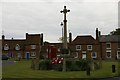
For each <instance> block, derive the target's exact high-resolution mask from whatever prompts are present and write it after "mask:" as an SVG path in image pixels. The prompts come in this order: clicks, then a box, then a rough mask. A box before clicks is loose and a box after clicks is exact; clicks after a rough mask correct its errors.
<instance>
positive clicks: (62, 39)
mask: <svg viewBox="0 0 120 80" xmlns="http://www.w3.org/2000/svg"><path fill="white" fill-rule="evenodd" d="M58 41H60V42H62V43H63V41H64V38H63V37H60V38H59V39H58ZM68 42H69V37H68V38H67V43H68Z"/></svg>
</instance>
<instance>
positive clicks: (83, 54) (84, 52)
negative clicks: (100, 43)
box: [82, 51, 87, 59]
mask: <svg viewBox="0 0 120 80" xmlns="http://www.w3.org/2000/svg"><path fill="white" fill-rule="evenodd" d="M86 57H87V56H86V51H83V52H82V59H86Z"/></svg>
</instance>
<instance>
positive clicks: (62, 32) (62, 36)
mask: <svg viewBox="0 0 120 80" xmlns="http://www.w3.org/2000/svg"><path fill="white" fill-rule="evenodd" d="M60 25H61V26H63V22H61V24H60ZM61 39H62V43H63V41H64V38H63V27H62V38H61Z"/></svg>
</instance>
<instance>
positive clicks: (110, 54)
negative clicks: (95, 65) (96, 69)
mask: <svg viewBox="0 0 120 80" xmlns="http://www.w3.org/2000/svg"><path fill="white" fill-rule="evenodd" d="M107 52H110V57H108V56H107ZM106 58H108V59H110V58H112V53H111V50H107V51H106Z"/></svg>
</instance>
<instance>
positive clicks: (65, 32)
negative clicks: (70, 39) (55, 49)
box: [60, 6, 70, 71]
mask: <svg viewBox="0 0 120 80" xmlns="http://www.w3.org/2000/svg"><path fill="white" fill-rule="evenodd" d="M60 12H61V13H63V14H64V20H63V22H64V38H63V49H64V52H65V51H66V50H67V49H68V46H67V20H66V14H67V12H70V10H67V9H66V6H64V9H63V10H62V11H60ZM65 53H66V52H65ZM63 71H66V59H65V54H64V60H63Z"/></svg>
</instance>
